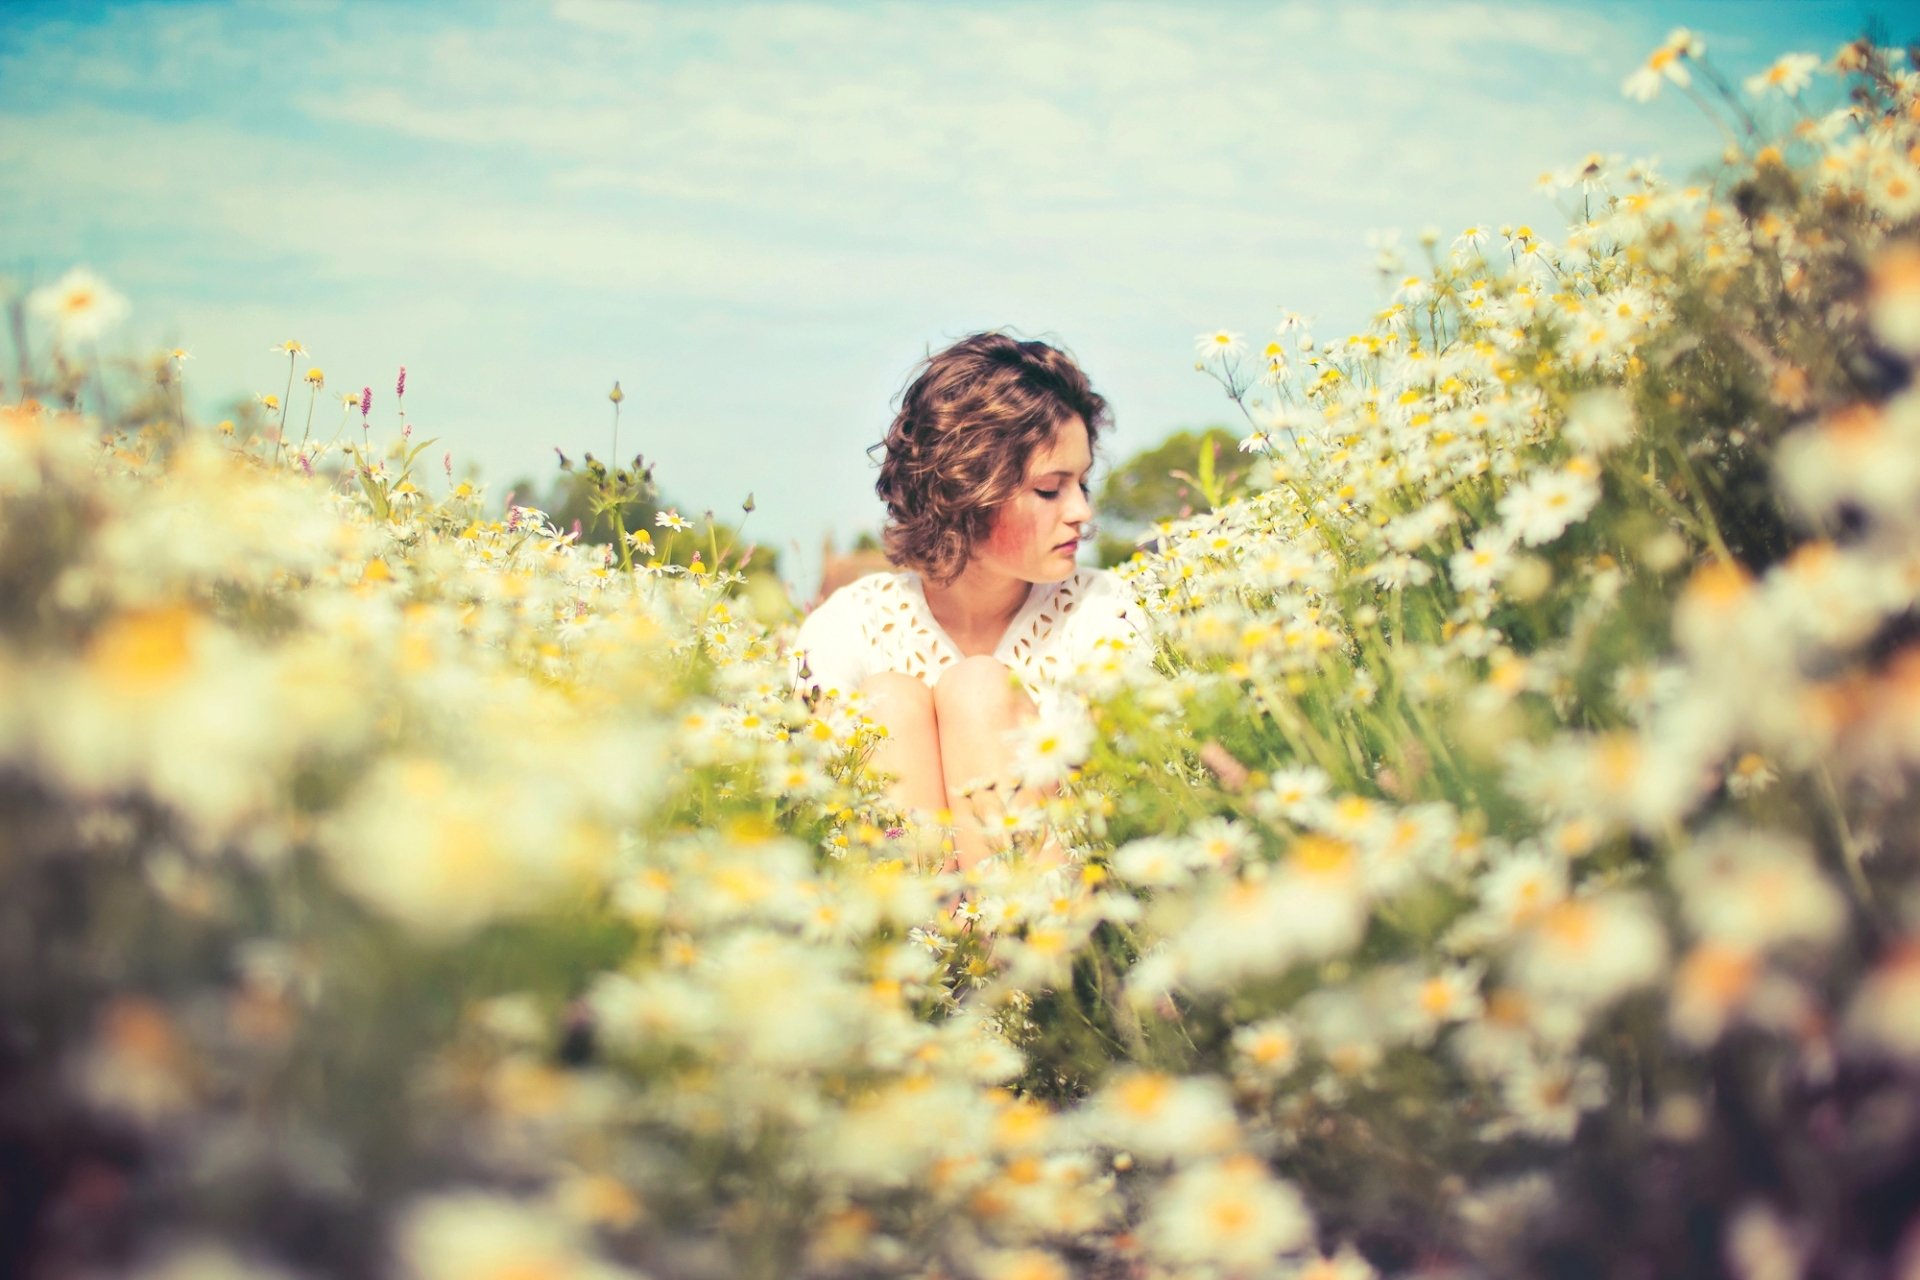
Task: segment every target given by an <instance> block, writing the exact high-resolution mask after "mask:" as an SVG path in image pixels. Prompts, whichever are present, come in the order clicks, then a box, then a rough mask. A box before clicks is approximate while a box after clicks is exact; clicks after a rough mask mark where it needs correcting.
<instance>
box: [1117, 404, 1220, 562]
mask: <svg viewBox="0 0 1920 1280" xmlns="http://www.w3.org/2000/svg"><path fill="white" fill-rule="evenodd" d="M1239 439H1240V437H1239V436H1237V435H1235V434H1234V433H1233V432H1232V431H1231V430H1229V429H1228V428H1226V427H1223V426H1210V427H1205V428H1203V429H1201V430H1199V431H1191V430H1188V431H1176V432H1174V433H1173V434H1172V435H1170V436H1168V437H1167V438H1166V439H1164V440H1162V441H1161V442H1160V443H1159V444H1156V445H1153V446H1152V447H1151V448H1147V449H1142V450H1141V451H1140V452H1138V453H1136V454H1134V455H1133V456H1132V457H1130V458H1128V459H1127V460H1126V461H1125V462H1123V463H1121V464H1120V465H1119V466H1118V467H1115V468H1114V469H1113V471H1112V472H1110V473H1109V474H1108V476H1107V479H1106V482H1105V483H1104V484H1102V485H1101V487H1100V498H1099V503H1098V516H1099V520H1100V523H1101V524H1102V525H1103V526H1106V529H1105V531H1104V532H1102V533H1101V534H1100V536H1099V537H1098V539H1097V540H1096V541H1095V547H1096V549H1097V551H1098V553H1099V559H1100V563H1101V564H1103V565H1114V564H1118V563H1120V562H1121V561H1122V560H1125V559H1126V558H1127V557H1128V556H1130V555H1132V554H1133V549H1134V546H1135V545H1136V543H1137V540H1138V538H1139V536H1140V535H1141V534H1144V533H1145V532H1146V531H1147V530H1148V529H1150V528H1151V527H1152V526H1153V525H1154V524H1155V523H1157V522H1158V521H1161V520H1167V519H1180V518H1183V517H1185V516H1190V515H1192V514H1193V513H1194V512H1195V511H1200V510H1209V509H1211V508H1212V507H1214V506H1217V505H1218V504H1219V503H1221V502H1223V501H1225V500H1226V499H1227V498H1228V497H1230V496H1231V495H1233V494H1235V493H1237V492H1239V491H1240V490H1241V489H1243V488H1244V487H1245V485H1246V481H1247V475H1248V472H1249V471H1250V470H1251V467H1252V459H1251V457H1250V456H1249V455H1246V454H1243V453H1241V452H1240V450H1239ZM1113 526H1119V527H1118V528H1114V527H1113Z"/></svg>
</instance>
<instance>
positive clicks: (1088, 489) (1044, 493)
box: [1034, 482, 1093, 498]
mask: <svg viewBox="0 0 1920 1280" xmlns="http://www.w3.org/2000/svg"><path fill="white" fill-rule="evenodd" d="M1034 492H1035V493H1037V494H1039V495H1040V496H1041V497H1043V498H1057V497H1059V496H1060V491H1059V490H1058V489H1035V490H1034ZM1080 492H1081V493H1084V494H1086V495H1087V496H1088V497H1089V498H1091V497H1092V496H1093V486H1092V485H1090V484H1086V483H1084V482H1083V483H1082V484H1081V485H1080Z"/></svg>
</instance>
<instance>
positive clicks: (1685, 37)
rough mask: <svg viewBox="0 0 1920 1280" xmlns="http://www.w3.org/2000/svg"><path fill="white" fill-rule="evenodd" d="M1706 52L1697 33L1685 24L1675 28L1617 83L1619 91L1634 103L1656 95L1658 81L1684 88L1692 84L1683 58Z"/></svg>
mask: <svg viewBox="0 0 1920 1280" xmlns="http://www.w3.org/2000/svg"><path fill="white" fill-rule="evenodd" d="M1706 51H1707V46H1706V44H1705V42H1703V41H1702V40H1701V39H1700V37H1699V36H1696V35H1695V34H1694V33H1693V32H1691V31H1689V30H1687V29H1686V28H1685V27H1675V28H1674V29H1673V30H1672V31H1670V32H1668V33H1667V38H1666V39H1665V40H1663V41H1661V42H1660V47H1659V48H1657V49H1655V50H1654V51H1653V52H1652V53H1650V54H1648V55H1647V60H1646V62H1645V63H1644V64H1643V65H1642V66H1641V67H1640V68H1639V69H1638V70H1636V71H1635V72H1634V73H1633V74H1632V75H1630V76H1628V77H1627V78H1626V80H1625V81H1623V82H1622V83H1621V85H1620V91H1621V92H1622V93H1624V94H1626V95H1627V96H1628V97H1629V98H1632V99H1634V100H1635V101H1636V102H1651V101H1652V100H1653V99H1654V98H1655V97H1656V96H1657V95H1658V94H1659V92H1660V82H1661V81H1662V80H1671V81H1672V82H1673V83H1675V84H1677V85H1679V86H1680V87H1681V88H1683V89H1684V88H1686V87H1687V86H1688V85H1690V84H1692V83H1693V75H1692V73H1691V72H1689V71H1688V70H1687V67H1686V60H1687V59H1688V58H1697V57H1699V56H1700V55H1701V54H1703V53H1705V52H1706Z"/></svg>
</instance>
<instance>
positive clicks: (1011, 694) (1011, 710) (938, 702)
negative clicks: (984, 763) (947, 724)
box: [933, 654, 1033, 722]
mask: <svg viewBox="0 0 1920 1280" xmlns="http://www.w3.org/2000/svg"><path fill="white" fill-rule="evenodd" d="M933 705H934V711H935V714H936V715H938V716H939V718H940V719H941V720H942V721H943V722H944V721H947V720H949V719H965V720H970V721H980V720H991V721H1001V722H1004V721H1010V720H1017V719H1020V718H1021V717H1022V716H1023V715H1025V714H1026V713H1028V712H1030V711H1032V709H1033V700H1032V699H1031V698H1029V697H1028V696H1027V694H1026V692H1025V691H1024V690H1023V689H1021V687H1020V685H1019V683H1018V681H1016V680H1015V679H1014V676H1013V673H1012V672H1011V671H1009V670H1008V669H1007V664H1006V663H1004V662H1001V661H1000V660H999V659H998V658H993V657H988V656H987V655H985V654H977V655H975V656H973V657H971V658H962V659H961V660H960V661H958V662H956V663H954V664H953V665H952V666H950V667H948V668H947V669H946V670H945V671H943V672H941V673H940V679H939V682H938V683H936V684H935V685H934V688H933Z"/></svg>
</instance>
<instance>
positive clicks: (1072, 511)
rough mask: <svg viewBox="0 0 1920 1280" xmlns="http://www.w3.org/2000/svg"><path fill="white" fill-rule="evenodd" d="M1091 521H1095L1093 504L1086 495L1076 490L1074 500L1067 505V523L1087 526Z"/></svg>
mask: <svg viewBox="0 0 1920 1280" xmlns="http://www.w3.org/2000/svg"><path fill="white" fill-rule="evenodd" d="M1091 519H1093V503H1092V502H1090V501H1088V499H1087V495H1086V494H1084V493H1082V492H1080V491H1079V490H1078V489H1075V490H1074V491H1073V500H1072V501H1071V502H1069V503H1068V504H1067V523H1068V524H1085V523H1086V522H1087V521H1089V520H1091Z"/></svg>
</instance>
